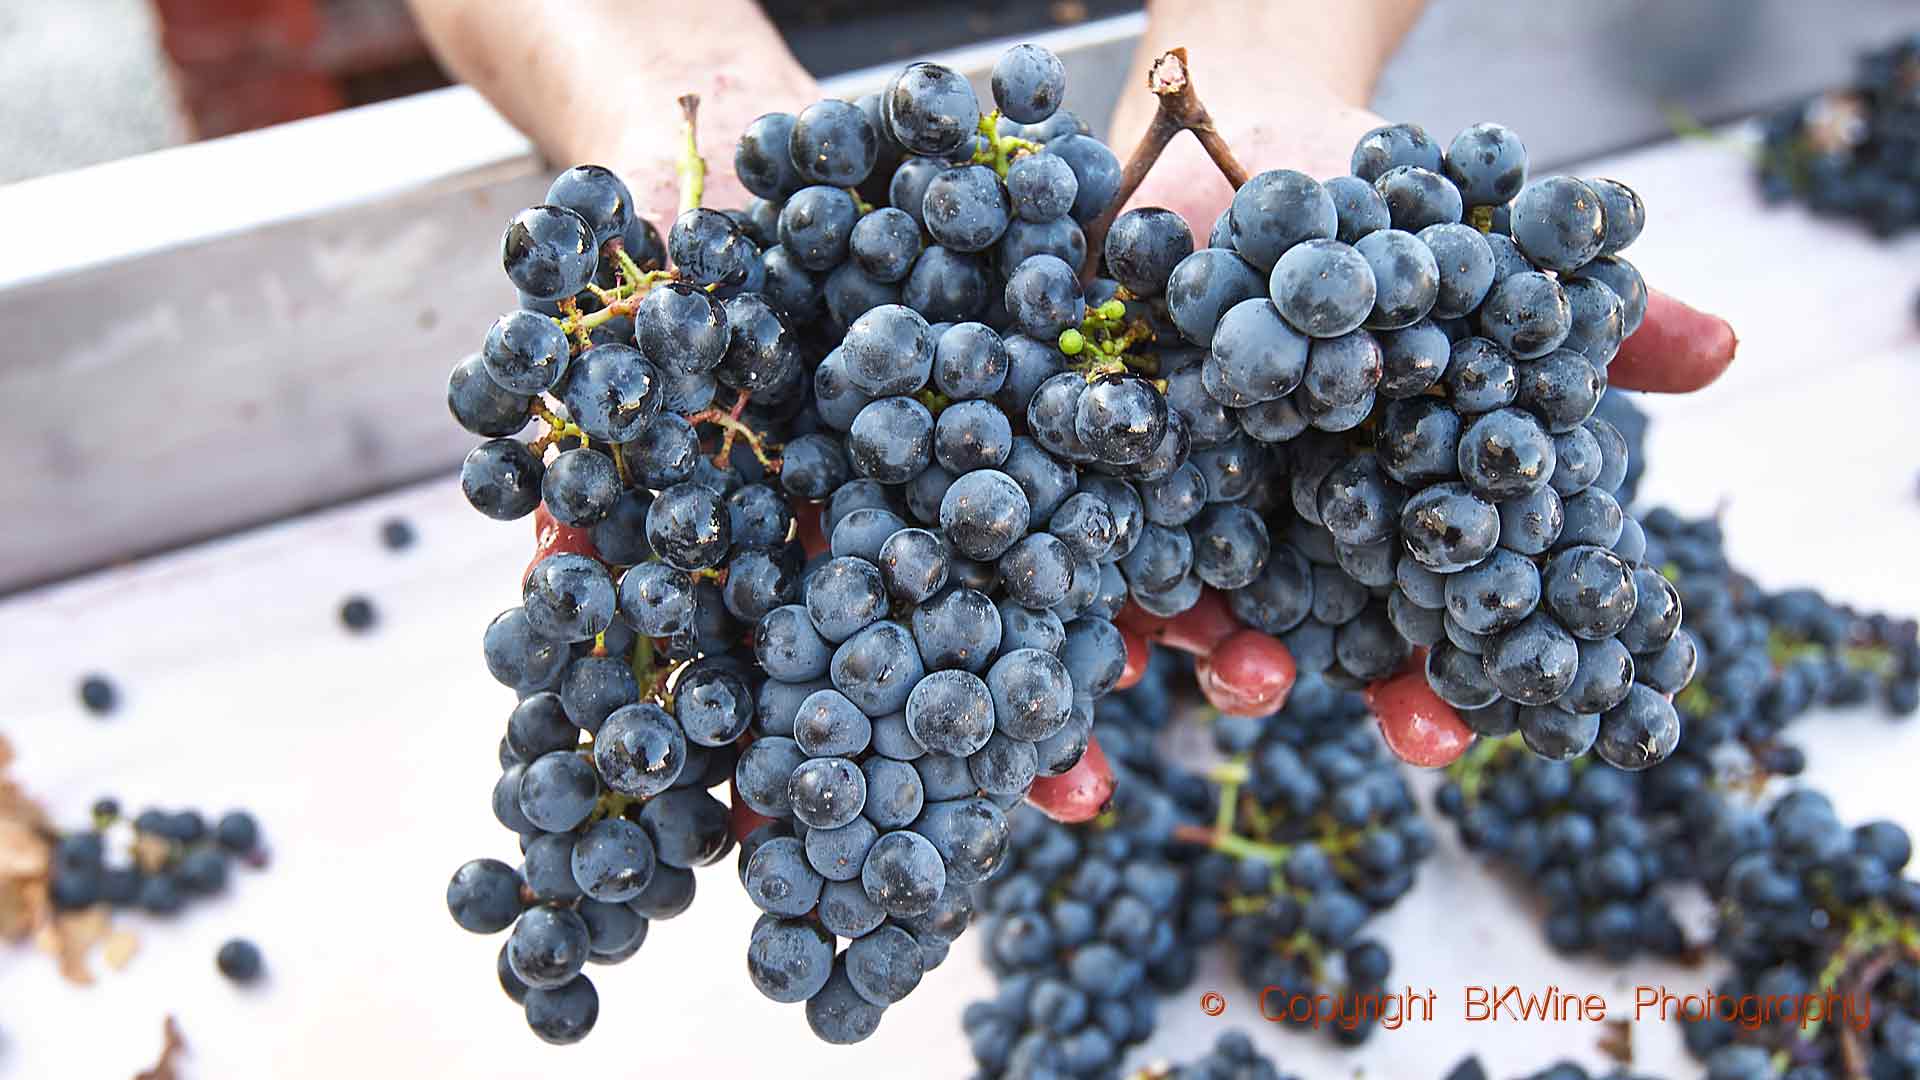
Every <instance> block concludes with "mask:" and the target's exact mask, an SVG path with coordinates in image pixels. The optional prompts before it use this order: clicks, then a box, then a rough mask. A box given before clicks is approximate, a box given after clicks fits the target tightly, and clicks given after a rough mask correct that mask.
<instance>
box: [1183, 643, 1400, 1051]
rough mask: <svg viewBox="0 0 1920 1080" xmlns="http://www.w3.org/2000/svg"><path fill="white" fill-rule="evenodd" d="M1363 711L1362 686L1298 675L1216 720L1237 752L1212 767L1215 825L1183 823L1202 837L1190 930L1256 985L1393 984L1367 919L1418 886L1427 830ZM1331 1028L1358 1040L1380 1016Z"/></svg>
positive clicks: (1342, 987)
mask: <svg viewBox="0 0 1920 1080" xmlns="http://www.w3.org/2000/svg"><path fill="white" fill-rule="evenodd" d="M1369 720H1370V717H1369V715H1368V711H1367V708H1366V705H1365V704H1364V703H1363V702H1362V701H1361V700H1360V697H1359V695H1357V694H1353V693H1350V692H1347V691H1342V690H1339V689H1337V688H1335V687H1333V686H1332V685H1330V684H1328V683H1325V682H1323V681H1320V680H1303V681H1302V682H1301V684H1300V685H1299V686H1298V687H1296V688H1295V691H1294V694H1293V696H1292V697H1291V698H1290V699H1289V700H1288V702H1287V705H1286V707H1285V708H1283V709H1282V710H1281V711H1280V712H1279V713H1277V714H1276V715H1274V716H1273V717H1271V718H1268V719H1265V720H1264V721H1259V722H1246V721H1239V722H1236V721H1233V720H1231V719H1230V718H1222V719H1221V720H1220V721H1217V722H1216V723H1217V724H1218V725H1219V726H1217V727H1216V731H1215V738H1216V743H1217V744H1218V746H1219V748H1220V749H1221V750H1223V751H1225V752H1227V753H1228V754H1230V755H1232V756H1231V757H1230V758H1229V760H1228V762H1227V763H1226V764H1225V765H1223V766H1221V767H1219V768H1218V769H1216V770H1215V771H1214V773H1213V774H1212V776H1211V779H1212V780H1213V784H1212V785H1211V786H1210V790H1209V796H1210V801H1209V805H1208V807H1207V817H1206V820H1207V821H1208V822H1209V824H1208V825H1206V826H1204V827H1200V828H1191V827H1190V828H1187V829H1183V830H1180V833H1179V835H1180V836H1181V837H1182V838H1183V839H1187V840H1189V841H1192V842H1195V843H1197V844H1199V845H1201V846H1202V848H1203V849H1204V854H1201V855H1200V856H1199V857H1198V858H1197V859H1196V860H1195V861H1194V865H1193V871H1192V885H1191V891H1192V894H1193V895H1192V898H1191V900H1190V901H1189V904H1188V910H1187V920H1188V921H1187V933H1188V936H1189V937H1191V938H1192V939H1193V940H1194V941H1195V942H1196V943H1200V944H1206V943H1210V942H1214V941H1221V942H1225V943H1226V944H1227V946H1228V947H1229V951H1230V952H1231V954H1232V956H1233V958H1234V961H1235V964H1236V966H1237V968H1238V970H1239V972H1240V975H1241V978H1242V980H1243V981H1244V982H1245V983H1246V984H1247V985H1248V986H1253V987H1275V988H1278V991H1279V992H1280V993H1281V994H1285V995H1296V994H1297V995H1303V996H1305V997H1307V998H1312V997H1313V996H1314V995H1316V994H1320V993H1332V994H1342V995H1358V994H1368V993H1377V992H1379V991H1380V990H1381V989H1382V988H1383V987H1384V986H1385V984H1386V979H1387V977H1388V974H1389V971H1390V964H1391V959H1392V957H1391V954H1390V953H1389V952H1388V950H1387V948H1386V946H1385V945H1383V944H1382V943H1381V942H1379V941H1377V940H1375V939H1372V938H1369V937H1367V936H1365V934H1364V933H1363V932H1364V930H1365V928H1366V924H1367V921H1368V920H1369V919H1370V918H1372V917H1373V915H1375V914H1376V913H1378V912H1380V911H1383V910H1385V909H1386V908H1388V907H1391V906H1392V905H1393V904H1394V903H1396V902H1397V901H1398V900H1399V899H1400V898H1401V897H1402V896H1404V895H1405V894H1406V893H1407V891H1408V890H1409V889H1411V888H1412V887H1413V882H1414V875H1415V872H1416V870H1417V869H1418V867H1419V864H1420V862H1421V861H1422V860H1424V859H1425V858H1426V857H1427V855H1428V854H1429V853H1430V852H1431V851H1432V850H1433V835H1432V832H1431V830H1430V829H1429V828H1428V826H1427V823H1426V821H1425V819H1423V818H1422V817H1421V816H1420V814H1419V812H1418V810H1417V808H1416V807H1415V804H1414V800H1413V796H1412V793H1411V792H1410V791H1409V789H1408V788H1407V785H1406V781H1405V780H1404V779H1403V778H1402V777H1401V775H1400V772H1399V769H1398V765H1397V763H1396V762H1395V760H1394V759H1393V758H1392V757H1391V756H1390V755H1388V754H1387V753H1385V751H1384V750H1383V749H1382V746H1381V743H1380V740H1379V738H1378V737H1377V736H1376V735H1375V734H1374V732H1373V731H1372V730H1371V724H1370V722H1369ZM1282 1000H1284V999H1282ZM1275 1011H1276V1014H1278V1013H1282V1012H1285V1009H1284V1008H1281V1007H1277V1008H1276V1010H1275ZM1328 1030H1329V1032H1330V1033H1331V1034H1332V1035H1333V1037H1334V1038H1335V1039H1337V1040H1339V1041H1341V1042H1343V1043H1349V1044H1352V1043H1358V1042H1361V1041H1362V1040H1364V1039H1366V1038H1367V1037H1368V1036H1369V1035H1370V1034H1371V1033H1372V1031H1373V1025H1372V1022H1371V1019H1370V1018H1368V1019H1362V1020H1360V1021H1358V1022H1356V1023H1355V1024H1353V1025H1351V1026H1343V1025H1340V1024H1335V1025H1329V1027H1328Z"/></svg>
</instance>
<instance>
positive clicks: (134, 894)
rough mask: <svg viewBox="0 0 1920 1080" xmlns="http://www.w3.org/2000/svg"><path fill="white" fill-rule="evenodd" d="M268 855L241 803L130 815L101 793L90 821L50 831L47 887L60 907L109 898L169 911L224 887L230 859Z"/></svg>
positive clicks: (258, 860) (120, 904)
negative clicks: (209, 810)
mask: <svg viewBox="0 0 1920 1080" xmlns="http://www.w3.org/2000/svg"><path fill="white" fill-rule="evenodd" d="M265 858H266V855H265V852H264V851H263V849H262V848H261V846H260V826H259V824H258V823H257V822H256V821H255V820H254V817H253V815H252V814H249V813H248V812H246V811H245V810H230V811H228V812H226V813H225V814H222V815H221V816H220V817H219V818H218V819H217V820H215V821H214V822H212V823H211V824H209V823H208V821H207V819H206V817H205V816H204V815H202V814H201V813H200V812H199V811H197V810H177V811H169V810H161V809H159V808H149V809H146V810H142V811H141V812H140V813H139V814H138V815H136V816H135V817H134V818H133V820H132V821H131V822H128V821H126V820H124V819H123V818H122V816H121V813H120V804H119V803H118V801H116V800H114V799H101V800H100V801H99V802H97V803H95V804H94V808H93V821H92V824H91V827H89V828H86V829H77V830H75V831H73V832H69V833H62V834H60V835H59V836H57V837H56V838H55V839H54V843H53V860H52V863H51V865H50V867H49V870H48V881H47V888H48V895H49V898H50V899H51V900H52V902H53V906H54V907H55V908H57V909H59V910H63V911H75V910H79V909H81V908H88V907H93V906H94V905H96V904H107V905H110V906H112V907H114V908H116V909H137V910H141V911H145V912H147V913H149V914H152V915H172V914H174V913H176V912H178V911H180V910H181V909H182V908H183V907H185V906H186V905H187V904H188V903H189V902H190V901H192V900H193V899H194V898H196V897H210V896H215V895H218V894H219V893H222V892H224V891H226V887H227V880H228V876H229V874H228V871H229V868H230V866H231V864H232V863H234V862H241V863H245V864H247V865H251V866H260V865H263V864H264V861H265Z"/></svg>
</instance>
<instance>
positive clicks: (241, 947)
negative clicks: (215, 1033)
mask: <svg viewBox="0 0 1920 1080" xmlns="http://www.w3.org/2000/svg"><path fill="white" fill-rule="evenodd" d="M505 928H506V927H505V926H502V927H501V928H500V929H503V930H504V929H505ZM213 962H214V966H216V967H218V968H219V969H220V974H222V975H225V976H226V977H227V978H229V979H231V980H233V981H234V982H237V983H243V984H244V983H251V982H257V981H258V980H259V979H260V976H261V975H262V974H263V973H264V972H265V970H266V966H265V963H264V962H263V961H262V960H261V958H260V947H259V946H257V945H255V944H254V943H253V942H251V941H248V940H247V939H246V938H233V939H231V940H229V941H228V942H227V943H226V944H224V945H222V946H220V951H219V952H218V953H215V954H214V958H213Z"/></svg>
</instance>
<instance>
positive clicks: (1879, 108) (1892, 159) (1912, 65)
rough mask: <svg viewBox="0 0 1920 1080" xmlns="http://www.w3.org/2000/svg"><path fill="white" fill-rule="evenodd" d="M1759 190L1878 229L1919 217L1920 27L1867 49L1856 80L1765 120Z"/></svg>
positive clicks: (1886, 231) (1886, 232) (1894, 228)
mask: <svg viewBox="0 0 1920 1080" xmlns="http://www.w3.org/2000/svg"><path fill="white" fill-rule="evenodd" d="M1761 134H1762V145H1761V154H1760V169H1759V179H1760V191H1761V193H1762V194H1764V195H1765V196H1766V197H1767V199H1768V200H1770V201H1786V200H1789V199H1792V200H1797V201H1800V202H1804V203H1806V204H1807V206H1808V207H1809V208H1810V209H1812V210H1813V211H1814V212H1815V213H1819V214H1830V215H1833V216H1835V217H1845V218H1852V219H1854V220H1856V221H1859V222H1860V223H1861V224H1863V225H1865V226H1866V227H1867V228H1868V229H1870V230H1872V232H1873V233H1874V234H1875V235H1877V236H1892V235H1894V234H1896V233H1900V232H1902V231H1904V230H1906V229H1910V228H1912V227H1914V226H1915V225H1920V35H1916V36H1912V37H1908V38H1905V39H1903V40H1900V41H1896V42H1893V43H1891V44H1889V45H1886V46H1884V47H1882V48H1878V49H1874V50H1872V51H1869V52H1867V53H1865V54H1863V55H1862V56H1861V57H1860V60H1859V67H1858V73H1857V76H1856V78H1855V80H1854V82H1853V84H1852V85H1851V86H1844V87H1840V88H1837V89H1833V90H1828V91H1825V92H1823V93H1820V94H1816V95H1814V96H1812V97H1810V98H1808V99H1807V100H1805V101H1799V102H1795V103H1794V104H1792V105H1789V106H1787V107H1785V108H1783V109H1781V110H1780V111H1779V112H1776V113H1774V114H1773V115H1772V116H1770V117H1767V118H1766V119H1765V121H1764V122H1763V124H1762V128H1761Z"/></svg>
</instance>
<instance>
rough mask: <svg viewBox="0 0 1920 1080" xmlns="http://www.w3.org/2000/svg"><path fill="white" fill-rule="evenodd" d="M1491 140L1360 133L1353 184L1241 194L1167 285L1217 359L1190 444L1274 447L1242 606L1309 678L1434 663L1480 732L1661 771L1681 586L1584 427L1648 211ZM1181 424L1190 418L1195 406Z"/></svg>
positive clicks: (1638, 314)
mask: <svg viewBox="0 0 1920 1080" xmlns="http://www.w3.org/2000/svg"><path fill="white" fill-rule="evenodd" d="M1526 173H1527V168H1526V151H1525V148H1524V147H1523V146H1522V145H1521V143H1520V141H1519V139H1518V138H1517V137H1516V136H1515V135H1514V134H1513V133H1512V132H1511V131H1508V130H1507V129H1505V128H1502V127H1500V126H1498V125H1495V124H1479V125H1475V126H1474V127H1471V128H1468V129H1467V130H1466V131H1463V132H1461V133H1460V134H1459V135H1458V136H1456V137H1455V138H1454V140H1453V141H1452V142H1451V143H1450V144H1449V145H1448V146H1447V147H1445V148H1444V150H1443V148H1442V147H1441V146H1440V145H1439V144H1438V143H1436V142H1434V141H1433V140H1432V139H1431V138H1429V137H1428V136H1427V134H1426V133H1425V132H1424V131H1422V130H1421V129H1419V128H1418V127H1415V126H1412V125H1405V124H1398V125H1392V126H1388V127H1382V128H1379V129H1376V130H1374V131H1372V132H1369V133H1368V134H1367V135H1366V136H1365V137H1364V138H1362V139H1361V141H1360V144H1359V146H1358V147H1357V148H1356V149H1355V151H1354V155H1353V174H1352V175H1351V176H1346V177H1338V178H1335V179H1333V180H1330V181H1328V182H1326V183H1325V184H1321V183H1319V182H1317V181H1314V180H1313V179H1311V178H1310V177H1306V176H1303V175H1301V174H1299V173H1294V172H1290V171H1286V170H1277V171H1273V172H1267V173H1262V174H1260V175H1258V176H1255V177H1254V178H1252V179H1251V180H1249V181H1248V182H1247V184H1246V185H1245V186H1243V187H1242V188H1241V189H1240V190H1239V191H1238V192H1237V193H1236V194H1235V196H1234V200H1233V203H1232V205H1231V206H1230V207H1229V208H1228V210H1227V211H1226V212H1225V213H1224V214H1223V215H1222V217H1221V218H1220V220H1219V222H1218V223H1217V224H1216V225H1215V227H1214V229H1213V235H1212V241H1211V242H1212V243H1213V245H1214V246H1212V247H1209V248H1207V249H1204V250H1202V251H1199V252H1196V253H1194V254H1193V255H1191V256H1189V257H1188V258H1187V259H1186V260H1183V262H1182V263H1181V264H1180V265H1179V266H1177V267H1176V268H1175V271H1174V280H1175V282H1176V283H1177V284H1170V285H1169V298H1170V301H1169V307H1170V309H1171V312H1172V315H1173V318H1174V321H1175V322H1176V324H1177V325H1179V327H1180V328H1181V331H1182V333H1183V334H1185V335H1186V336H1187V337H1188V339H1189V340H1191V341H1193V343H1194V344H1196V345H1202V346H1205V347H1206V348H1207V354H1206V357H1205V359H1204V360H1202V362H1201V363H1200V365H1199V381H1200V384H1201V388H1202V390H1204V391H1205V394H1206V401H1207V403H1208V404H1209V405H1210V407H1211V408H1212V412H1213V423H1211V424H1207V425H1202V426H1205V427H1207V428H1208V429H1209V430H1217V431H1219V432H1221V434H1222V435H1223V437H1225V438H1228V439H1251V440H1253V441H1254V442H1256V443H1258V444H1271V445H1274V446H1276V447H1279V448H1281V449H1280V451H1278V452H1283V453H1284V455H1285V457H1286V459H1287V468H1288V470H1289V472H1290V477H1289V480H1288V483H1287V486H1286V489H1285V490H1284V491H1283V492H1275V493H1274V494H1273V495H1272V496H1271V497H1269V499H1268V500H1267V501H1269V502H1274V503H1281V504H1283V505H1281V507H1280V509H1282V510H1284V509H1289V508H1290V509H1291V510H1292V512H1293V513H1292V520H1291V521H1290V522H1289V523H1287V524H1286V525H1285V526H1284V529H1278V530H1277V529H1274V528H1273V527H1272V525H1271V524H1270V525H1269V530H1268V531H1269V532H1270V533H1273V532H1278V533H1279V534H1280V535H1281V536H1283V537H1284V540H1279V541H1276V542H1275V543H1274V544H1272V546H1271V550H1269V551H1268V552H1266V558H1265V560H1264V565H1263V566H1262V567H1261V568H1260V571H1259V574H1258V576H1257V577H1256V578H1255V580H1253V581H1252V582H1251V583H1249V584H1248V585H1246V586H1245V587H1243V588H1240V589H1238V590H1235V591H1232V592H1230V593H1229V600H1230V602H1231V603H1232V606H1233V609H1234V611H1235V612H1236V613H1237V614H1238V615H1239V616H1240V617H1241V619H1242V620H1243V621H1245V622H1246V623H1248V624H1249V625H1251V626H1254V627H1257V628H1259V629H1262V630H1266V631H1268V632H1270V633H1276V634H1280V635H1282V636H1283V639H1284V640H1285V641H1286V642H1287V644H1288V646H1289V647H1290V648H1291V650H1292V652H1293V654H1294V658H1295V660H1296V662H1297V663H1298V664H1299V665H1300V667H1301V669H1302V670H1319V671H1324V672H1326V673H1328V674H1329V676H1330V677H1332V678H1334V679H1335V680H1336V681H1338V682H1341V683H1342V684H1346V685H1358V684H1364V683H1368V682H1371V681H1374V680H1377V679H1379V678H1382V677H1383V676H1385V675H1388V674H1391V673H1393V672H1394V671H1396V670H1397V669H1398V668H1399V667H1400V666H1401V665H1402V664H1403V663H1404V662H1406V661H1407V659H1408V658H1409V656H1410V654H1411V653H1412V651H1413V650H1414V649H1416V648H1420V649H1425V650H1426V656H1425V667H1426V674H1427V680H1428V682H1429V683H1430V684H1431V686H1432V688H1433V690H1434V691H1435V692H1436V693H1437V694H1438V695H1439V696H1440V697H1441V698H1442V699H1444V700H1445V701H1446V702H1447V703H1448V704H1450V705H1452V706H1454V707H1455V708H1457V709H1460V710H1462V711H1463V718H1464V719H1466V721H1467V723H1468V725H1469V726H1470V727H1472V728H1473V729H1474V730H1475V731H1477V732H1479V733H1482V734H1495V735H1497V734H1501V733H1503V732H1504V731H1508V730H1513V729H1514V728H1516V727H1517V728H1518V729H1519V730H1521V731H1522V732H1523V734H1524V735H1525V738H1526V741H1527V745H1528V746H1529V748H1531V749H1532V750H1533V751H1534V752H1535V753H1538V754H1540V755H1542V756H1544V757H1549V758H1553V759H1556V760H1564V759H1569V758H1574V757H1578V756H1579V755H1581V754H1584V753H1586V752H1587V750H1588V749H1590V748H1593V749H1596V750H1597V752H1598V753H1599V754H1600V756H1601V757H1602V758H1604V759H1605V760H1607V761H1609V762H1611V763H1613V764H1615V765H1619V766H1622V767H1629V768H1644V767H1646V766H1647V765H1650V764H1653V763H1654V762H1657V761H1659V760H1661V759H1662V758H1664V757H1665V756H1666V755H1667V754H1669V753H1671V752H1672V750H1673V747H1674V745H1675V744H1676V743H1677V742H1678V739H1679V732H1680V726H1679V721H1678V717H1677V716H1676V715H1675V713H1674V712H1673V710H1672V708H1671V706H1670V705H1669V704H1668V702H1667V700H1666V697H1665V695H1667V694H1671V693H1673V692H1675V691H1678V690H1679V689H1681V687H1683V686H1684V685H1685V683H1686V680H1687V677H1688V675H1689V674H1690V671H1688V670H1686V668H1685V665H1683V664H1680V663H1678V659H1679V658H1678V657H1676V656H1672V655H1669V654H1670V653H1671V652H1672V651H1673V650H1672V649H1670V646H1671V645H1672V642H1673V641H1674V637H1675V634H1676V632H1677V630H1678V628H1679V623H1680V604H1679V600H1678V598H1677V596H1675V595H1674V592H1673V590H1672V588H1671V586H1669V585H1667V584H1665V583H1664V582H1663V581H1662V580H1661V579H1660V577H1659V575H1658V574H1657V573H1655V572H1654V571H1652V570H1651V569H1649V568H1647V567H1645V566H1643V565H1642V564H1641V563H1640V559H1641V557H1642V555H1643V551H1642V547H1643V544H1642V538H1641V530H1640V528H1639V527H1638V525H1637V524H1635V523H1633V522H1632V521H1631V520H1630V519H1629V518H1628V517H1627V516H1626V515H1625V514H1624V513H1623V511H1622V510H1621V507H1620V504H1619V501H1618V500H1617V498H1616V497H1615V494H1614V493H1615V491H1616V490H1617V489H1618V488H1619V487H1620V485H1621V484H1622V482H1623V480H1624V479H1625V476H1626V470H1627V463H1628V453H1627V445H1626V441H1625V439H1624V438H1623V437H1622V436H1621V434H1620V433H1619V432H1618V431H1617V430H1616V429H1615V428H1614V427H1613V425H1611V424H1609V423H1608V422H1607V421H1606V420H1604V419H1602V418H1599V417H1596V416H1595V415H1594V411H1595V409H1596V407H1597V405H1598V403H1599V400H1600V397H1601V394H1602V393H1603V391H1604V390H1605V388H1606V368H1607V365H1608V363H1609V362H1610V361H1611V360H1612V359H1613V357H1614V355H1615V353H1616V352H1617V351H1618V349H1619V347H1620V345H1621V342H1622V341H1623V340H1624V339H1625V337H1626V336H1627V335H1629V334H1631V333H1632V332H1633V331H1634V330H1635V329H1637V328H1638V326H1639V323H1640V320H1641V318H1642V317H1643V315H1644V312H1645V307H1646V289H1645V286H1644V284H1643V283H1642V282H1641V279H1640V276H1639V274H1638V272H1637V271H1635V270H1634V268H1633V267H1632V265H1631V264H1630V263H1628V262H1626V261H1625V260H1624V259H1622V258H1621V257H1620V255H1619V254H1618V253H1619V252H1620V251H1621V250H1622V249H1624V248H1625V247H1626V246H1627V245H1628V244H1630V243H1631V242H1632V241H1633V240H1634V239H1635V238H1636V237H1637V236H1638V235H1639V233H1640V231H1641V228H1642V225H1643V224H1644V218H1645V213H1644V207H1643V206H1642V204H1641V202H1640V199H1639V197H1638V196H1637V195H1635V194H1634V192H1633V191H1632V190H1631V189H1629V188H1627V187H1625V186H1624V185H1621V184H1619V183H1617V182H1615V181H1611V180H1591V181H1582V180H1576V179H1573V178H1571V177H1563V176H1556V177H1549V178H1546V179H1543V180H1537V181H1534V182H1533V183H1530V184H1529V183H1527V182H1526V179H1527V176H1526ZM1183 400H1185V399H1184V398H1183Z"/></svg>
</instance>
